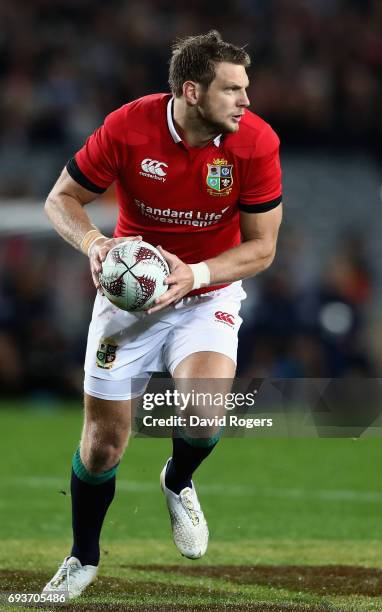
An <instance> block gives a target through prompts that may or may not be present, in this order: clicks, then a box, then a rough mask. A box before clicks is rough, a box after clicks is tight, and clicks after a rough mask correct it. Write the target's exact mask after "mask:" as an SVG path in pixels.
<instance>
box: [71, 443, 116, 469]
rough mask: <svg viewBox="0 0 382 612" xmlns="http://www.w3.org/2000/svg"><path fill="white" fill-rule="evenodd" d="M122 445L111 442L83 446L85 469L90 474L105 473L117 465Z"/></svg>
mask: <svg viewBox="0 0 382 612" xmlns="http://www.w3.org/2000/svg"><path fill="white" fill-rule="evenodd" d="M123 450H124V447H123V445H119V444H114V443H113V442H103V443H102V442H101V443H100V442H99V441H97V443H93V444H90V445H89V446H87V448H86V445H85V446H84V449H83V452H82V453H81V454H82V455H83V462H84V464H85V467H86V469H87V470H88V471H89V472H90V473H92V474H98V473H100V472H106V471H107V470H110V469H111V468H112V467H114V466H115V465H117V463H118V462H119V461H120V459H121V457H122V454H123Z"/></svg>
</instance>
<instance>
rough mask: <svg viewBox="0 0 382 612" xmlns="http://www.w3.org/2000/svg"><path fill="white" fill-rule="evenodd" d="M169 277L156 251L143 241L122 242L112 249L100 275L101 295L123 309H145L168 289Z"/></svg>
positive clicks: (164, 263)
mask: <svg viewBox="0 0 382 612" xmlns="http://www.w3.org/2000/svg"><path fill="white" fill-rule="evenodd" d="M169 274H170V270H169V267H168V265H167V262H166V260H165V259H164V258H163V257H162V255H161V254H160V253H159V251H158V250H157V249H156V248H155V247H153V246H152V245H151V244H149V243H148V242H143V240H131V241H128V242H121V243H120V244H117V246H115V247H114V248H112V249H111V250H110V251H109V252H108V254H107V256H106V259H105V261H104V262H103V264H102V272H101V274H100V276H99V280H100V283H101V287H102V290H103V293H104V294H105V295H106V297H107V298H108V299H109V300H110V302H111V303H112V304H114V305H115V306H118V308H121V309H122V310H129V311H131V310H147V309H148V308H150V306H152V305H153V304H154V302H155V300H156V299H157V298H159V297H160V296H161V295H162V294H163V293H165V291H167V289H168V286H167V285H164V284H163V281H164V279H165V278H166V276H168V275H169Z"/></svg>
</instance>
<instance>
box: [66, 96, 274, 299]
mask: <svg viewBox="0 0 382 612" xmlns="http://www.w3.org/2000/svg"><path fill="white" fill-rule="evenodd" d="M172 104H173V100H172V96H171V94H153V95H150V96H145V97H143V98H140V99H138V100H135V101H133V102H130V103H129V104H125V105H124V106H122V107H121V108H119V109H117V110H116V111H114V112H112V113H111V114H110V115H108V116H107V117H106V119H105V122H104V124H103V125H102V126H101V127H100V128H98V129H97V130H96V131H95V132H94V133H93V134H92V135H91V136H90V137H89V138H88V139H87V141H86V143H85V145H84V146H83V147H82V149H80V151H78V153H76V155H75V157H74V158H72V159H71V160H70V161H69V162H68V164H67V170H68V172H69V174H70V175H71V177H72V178H73V179H74V180H76V181H77V182H78V183H79V184H80V185H82V186H83V187H85V188H86V189H89V190H90V191H93V192H95V193H102V192H103V191H105V190H106V189H107V187H109V185H110V184H111V183H112V182H113V181H116V188H117V199H118V204H119V214H118V220H117V225H116V227H115V231H114V236H116V237H119V236H134V235H138V234H140V235H142V236H143V239H144V240H145V241H147V242H150V243H151V244H153V245H155V246H156V245H158V244H160V245H161V246H162V247H164V248H165V249H166V250H168V251H170V252H171V253H175V254H176V255H177V256H178V257H180V259H182V260H183V261H185V262H186V263H197V262H199V261H204V260H206V259H209V258H211V257H215V256H216V255H219V254H220V253H222V252H223V251H226V250H227V249H230V248H231V247H234V246H236V245H238V244H239V243H240V227H239V211H240V210H243V211H245V212H254V213H261V212H265V211H268V210H270V209H272V208H274V207H275V206H277V205H278V204H279V203H280V202H281V170H280V161H279V139H278V137H277V135H276V134H275V132H274V131H273V130H272V128H271V127H270V126H269V125H268V124H267V123H265V121H263V120H262V119H261V118H260V117H258V116H257V115H255V114H253V113H251V112H250V111H248V110H246V111H245V113H244V116H243V118H242V120H241V122H240V127H239V131H238V132H236V133H234V134H226V135H224V136H218V137H217V138H215V139H214V140H213V141H211V142H210V143H209V144H208V145H206V146H204V147H189V146H188V145H187V143H186V142H185V141H182V139H181V137H180V136H179V134H178V133H177V131H176V129H175V125H174V122H173V118H172ZM220 286H221V285H220ZM215 288H216V287H208V288H207V289H205V290H204V291H206V290H207V291H211V290H212V289H215Z"/></svg>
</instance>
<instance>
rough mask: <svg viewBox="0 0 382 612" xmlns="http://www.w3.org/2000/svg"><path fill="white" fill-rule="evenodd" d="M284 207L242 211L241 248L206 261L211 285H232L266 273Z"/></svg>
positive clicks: (274, 247) (280, 205)
mask: <svg viewBox="0 0 382 612" xmlns="http://www.w3.org/2000/svg"><path fill="white" fill-rule="evenodd" d="M281 220H282V204H281V203H280V204H279V205H278V206H277V207H276V208H273V209H272V210H269V211H268V212H261V213H255V212H253V213H252V212H251V213H248V212H243V211H240V229H241V235H242V240H243V242H242V244H240V245H239V246H237V247H234V248H232V249H229V250H228V251H224V252H223V253H221V254H220V255H218V256H217V257H214V258H212V259H207V261H206V264H207V265H208V268H209V270H210V285H220V284H221V283H231V282H233V281H236V280H241V279H243V278H248V277H250V276H255V275H256V274H259V272H262V271H263V270H266V268H268V267H269V266H270V265H271V263H272V262H273V260H274V257H275V254H276V245H277V237H278V233H279V228H280V224H281Z"/></svg>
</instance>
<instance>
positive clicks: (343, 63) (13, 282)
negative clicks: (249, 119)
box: [0, 0, 382, 398]
mask: <svg viewBox="0 0 382 612" xmlns="http://www.w3.org/2000/svg"><path fill="white" fill-rule="evenodd" d="M0 22H1V24H2V28H1V35H0V84H1V86H0V108H1V113H0V115H1V118H0V122H1V130H0V236H1V246H0V388H1V390H2V395H7V396H14V395H25V394H28V396H30V397H34V396H37V397H41V396H45V397H47V398H55V397H62V396H65V397H73V398H76V397H80V393H81V387H82V361H83V356H84V349H85V342H86V333H87V325H88V321H89V317H90V312H91V307H92V300H93V296H94V289H93V287H92V284H91V281H90V275H89V272H88V264H87V261H86V259H85V258H84V257H83V256H81V255H80V254H79V253H77V252H76V251H74V250H73V249H72V248H71V247H69V246H67V245H66V244H65V243H64V242H63V241H62V240H61V239H59V238H58V237H57V236H56V235H55V233H54V232H53V230H52V229H51V228H50V226H49V223H48V221H47V219H46V218H45V217H44V213H43V203H44V199H45V197H46V195H47V193H48V191H49V189H50V187H51V186H52V184H53V182H54V181H55V179H56V177H57V175H58V173H59V172H60V170H61V168H62V167H63V166H64V164H65V163H66V161H67V159H68V158H69V157H70V156H71V155H72V154H73V152H74V151H76V150H77V149H78V148H79V147H80V146H81V144H82V143H83V141H84V139H85V138H86V136H87V135H88V134H89V133H90V132H91V131H92V130H93V129H94V128H95V127H96V126H97V125H99V124H100V123H101V122H102V120H103V118H104V116H105V115H106V114H107V113H108V112H110V111H111V110H113V109H114V108H116V107H118V106H120V105H121V104H123V103H125V102H127V101H129V100H131V99H134V98H136V97H139V96H141V95H144V94H147V93H150V92H157V91H166V90H167V89H168V87H167V61H168V57H169V45H170V43H171V41H173V40H174V39H175V38H176V37H177V36H181V35H185V34H193V33H198V32H203V31H207V30H208V29H210V28H217V29H219V30H220V31H221V32H222V34H223V36H224V37H225V38H227V39H228V40H231V41H233V42H235V43H237V44H246V45H247V48H248V50H249V52H250V53H251V55H252V56H253V67H252V69H251V86H250V91H249V95H250V99H251V102H252V106H251V108H252V110H254V111H255V112H257V113H258V114H260V115H261V116H262V117H264V118H265V119H266V120H268V121H269V122H270V123H271V124H272V125H273V126H274V128H275V129H276V131H277V132H278V133H279V135H280V138H281V142H282V149H281V155H282V163H283V170H284V181H283V183H284V194H285V197H284V201H285V222H284V225H283V228H282V232H281V237H280V245H279V250H278V255H277V259H276V262H275V264H274V265H273V267H272V268H271V269H270V270H269V271H267V272H266V273H265V274H263V275H262V276H261V277H259V278H258V279H254V280H251V281H247V282H246V289H247V291H248V296H249V297H248V300H247V302H246V304H245V306H244V319H245V324H244V325H243V328H242V331H241V346H240V354H239V374H242V375H255V376H260V377H262V376H272V377H281V378H288V377H341V376H351V375H356V376H366V377H377V376H379V372H381V370H382V319H381V316H380V311H381V306H382V290H381V284H380V283H378V282H377V279H378V277H379V276H380V273H381V268H382V244H381V241H380V227H381V221H382V209H381V157H380V142H381V137H382V134H381V128H382V120H381V112H380V109H381V107H382V86H381V79H380V74H381V72H380V71H381V64H382V37H381V24H382V4H381V3H380V2H379V1H378V0H362V1H361V0H330V1H329V0H290V1H286V0H273V1H264V0H237V1H236V2H227V1H225V0H221V1H220V2H219V3H218V4H216V3H206V2H202V1H199V0H194V2H193V3H192V6H191V3H190V2H188V1H185V0H178V2H177V3H174V2H170V1H169V0H157V1H155V2H154V0H139V1H138V0H133V1H125V2H123V1H121V0H110V1H109V2H107V3H105V2H102V1H99V0H98V1H97V0H91V1H90V0H82V1H81V2H74V0H56V2H54V3H52V2H48V1H47V0H35V1H34V2H33V3H27V2H25V1H23V0H14V1H12V2H10V1H9V0H6V1H4V2H2V3H1V5H0ZM91 210H92V217H93V219H94V221H95V222H96V223H98V224H100V226H101V227H102V229H103V230H104V231H105V232H107V231H108V232H110V231H111V230H112V227H113V222H114V219H115V203H114V198H113V192H112V191H110V192H108V193H107V194H106V195H105V196H104V197H103V198H102V200H101V203H98V204H97V205H94V206H93V205H92V206H91Z"/></svg>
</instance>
